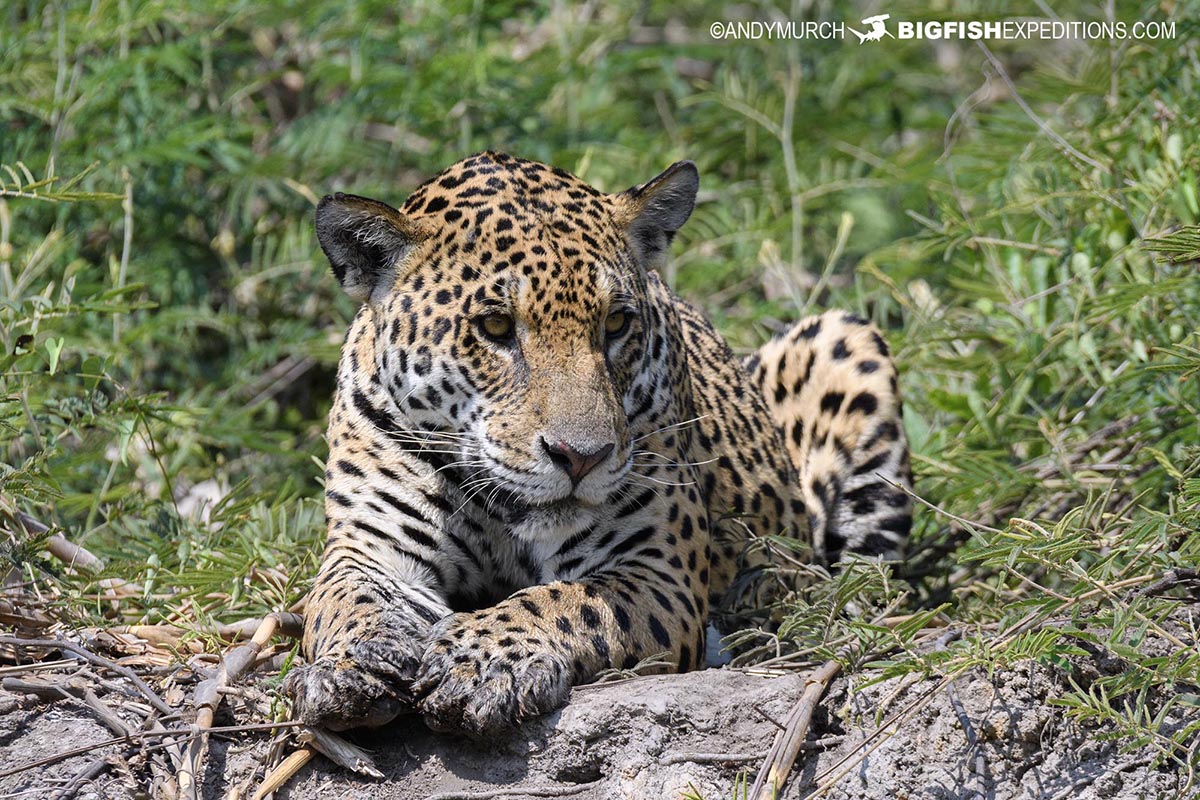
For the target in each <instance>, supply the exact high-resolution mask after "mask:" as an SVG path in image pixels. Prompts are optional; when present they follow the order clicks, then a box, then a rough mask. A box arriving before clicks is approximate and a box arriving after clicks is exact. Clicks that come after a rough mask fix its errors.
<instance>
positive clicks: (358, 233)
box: [317, 192, 426, 302]
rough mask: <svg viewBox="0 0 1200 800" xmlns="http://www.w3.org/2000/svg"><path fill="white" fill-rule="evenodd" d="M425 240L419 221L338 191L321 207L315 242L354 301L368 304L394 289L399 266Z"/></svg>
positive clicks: (318, 205)
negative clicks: (318, 243)
mask: <svg viewBox="0 0 1200 800" xmlns="http://www.w3.org/2000/svg"><path fill="white" fill-rule="evenodd" d="M425 237H426V233H425V232H424V231H423V230H422V229H421V227H420V225H418V224H417V223H416V222H415V221H413V220H411V219H409V218H408V217H406V216H404V215H403V214H401V213H400V212H399V211H397V210H396V209H394V208H392V207H391V206H389V205H388V204H387V203H381V202H379V201H378V200H371V199H369V198H366V197H358V196H356V195H352V194H342V193H341V192H338V193H337V194H332V195H326V196H325V197H323V198H322V199H321V202H320V203H318V204H317V241H318V242H320V243H321V249H322V250H324V251H325V255H326V257H327V258H328V259H329V264H330V266H332V267H333V274H334V275H335V276H336V277H337V279H338V283H340V284H341V285H342V289H344V290H345V292H346V294H348V295H350V296H351V297H353V298H354V299H355V300H359V301H363V302H366V301H370V300H372V299H374V298H378V297H380V296H382V294H383V293H385V292H386V291H387V290H388V289H390V288H391V286H392V284H393V283H394V282H395V280H396V274H397V269H398V268H399V266H400V265H401V263H402V262H403V261H404V260H405V258H406V256H408V255H409V254H410V253H411V252H412V249H413V247H414V245H416V244H418V243H419V242H421V241H422V240H423V239H425Z"/></svg>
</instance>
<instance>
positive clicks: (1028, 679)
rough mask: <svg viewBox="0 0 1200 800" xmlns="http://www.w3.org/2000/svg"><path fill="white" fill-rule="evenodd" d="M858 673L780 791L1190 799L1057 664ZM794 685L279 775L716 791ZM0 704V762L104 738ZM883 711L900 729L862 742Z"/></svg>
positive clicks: (57, 705) (545, 793) (400, 728)
mask: <svg viewBox="0 0 1200 800" xmlns="http://www.w3.org/2000/svg"><path fill="white" fill-rule="evenodd" d="M855 684H856V678H855V677H854V676H851V677H850V678H848V679H847V678H843V679H839V680H838V681H836V682H835V683H834V684H833V686H832V687H831V688H830V691H829V693H828V694H827V695H826V697H825V699H824V701H823V702H822V704H821V709H820V710H819V711H818V713H817V716H816V718H815V719H814V722H813V726H812V729H811V730H810V732H809V743H808V744H806V749H805V750H804V751H803V752H802V753H801V755H800V758H799V760H798V762H797V764H796V767H795V770H794V771H793V776H792V779H791V781H790V782H789V784H788V786H787V788H786V790H785V792H784V793H783V794H782V795H781V798H784V799H785V800H787V799H790V798H800V797H807V796H810V795H811V794H813V793H814V790H824V791H825V792H826V793H825V794H822V792H821V791H817V792H816V793H817V794H818V795H820V796H826V797H831V798H846V799H847V800H848V799H849V798H864V799H865V798H894V797H921V798H926V797H928V798H974V797H979V798H994V799H995V800H1004V799H1005V798H1043V797H1044V798H1062V799H1063V800H1065V799H1066V798H1085V799H1086V798H1117V799H1118V800H1124V799H1125V798H1128V800H1134V799H1135V798H1137V799H1138V800H1141V799H1142V798H1172V797H1184V796H1186V795H1185V784H1186V776H1184V775H1182V774H1180V773H1179V772H1176V771H1172V770H1171V769H1169V768H1165V767H1158V766H1156V765H1155V763H1154V759H1153V756H1154V751H1152V750H1151V749H1149V748H1147V749H1142V750H1133V751H1124V752H1123V751H1121V749H1120V748H1119V747H1118V745H1117V744H1115V743H1112V742H1105V741H1102V739H1103V737H1102V735H1101V734H1102V733H1103V732H1102V731H1097V730H1094V729H1088V728H1084V727H1081V726H1079V725H1076V724H1074V723H1071V722H1069V721H1068V720H1066V719H1064V717H1063V714H1062V712H1061V710H1060V709H1057V708H1056V707H1053V706H1050V705H1048V704H1047V700H1048V699H1049V698H1052V697H1054V696H1056V695H1057V694H1058V693H1059V692H1060V688H1061V677H1060V674H1059V673H1057V672H1055V671H1054V670H1051V669H1049V668H1046V667H1042V666H1039V665H1036V664H1026V665H1022V666H1020V667H1018V668H1016V669H1013V670H1010V671H1007V672H1004V673H998V674H996V675H993V676H992V677H990V678H989V677H988V676H986V675H984V674H982V673H968V674H967V675H965V676H963V677H961V678H959V679H958V680H956V681H953V682H949V683H943V682H939V681H935V680H914V679H895V680H891V681H886V682H883V683H880V684H876V685H874V686H871V687H868V688H865V689H862V690H856V689H855ZM803 686H804V675H803V674H797V673H793V674H784V675H779V676H774V677H767V676H762V675H756V674H750V673H747V672H742V671H737V670H731V669H714V670H707V671H704V672H697V673H691V674H687V675H668V676H658V677H646V678H637V679H633V680H628V681H623V682H618V683H612V684H602V685H597V686H589V687H581V688H579V689H576V690H575V691H574V693H573V694H572V697H571V702H570V703H569V705H567V706H566V707H565V708H564V709H562V710H561V711H559V712H557V713H555V714H552V715H550V716H547V717H545V718H543V719H539V720H536V721H533V722H531V723H530V724H528V725H526V726H525V727H523V728H522V729H521V730H520V731H518V732H517V733H516V734H514V735H512V736H510V737H506V738H505V739H503V740H494V741H489V742H482V743H481V742H472V741H469V740H466V739H463V738H460V737H455V736H446V735H441V734H435V733H432V732H430V731H429V730H428V729H426V728H425V726H424V725H423V724H422V723H421V721H420V720H418V719H405V720H402V721H400V722H398V723H397V724H394V725H392V726H389V727H388V728H386V729H383V730H382V731H376V732H365V733H360V734H358V735H357V736H356V737H355V742H356V743H357V744H359V745H360V746H362V747H364V748H367V749H369V750H370V751H371V752H372V753H373V754H374V756H375V758H376V764H377V766H378V767H379V769H380V770H381V771H382V772H383V773H384V776H385V777H384V779H383V780H370V779H364V778H360V777H357V776H353V775H350V774H348V773H346V772H345V771H343V770H341V769H339V768H337V767H334V766H332V765H331V764H329V763H328V762H326V761H323V760H317V761H314V762H312V763H311V764H310V765H309V766H307V767H305V768H304V769H303V770H302V771H301V772H300V773H299V775H297V776H296V777H295V778H294V779H293V780H292V781H291V782H290V783H289V785H288V787H287V789H286V794H285V796H286V797H288V798H292V800H307V799H308V798H329V797H337V798H364V799H365V798H380V800H387V799H390V800H429V798H442V800H449V799H450V798H461V799H462V800H476V799H482V798H493V797H504V798H543V797H571V798H584V799H585V800H614V798H622V799H625V798H628V799H629V800H660V798H661V800H679V798H681V797H701V798H704V800H728V798H731V797H733V796H734V794H733V793H734V786H735V782H736V781H737V780H738V776H739V773H742V772H746V771H748V772H749V773H750V776H751V778H752V777H753V775H754V773H755V772H756V771H757V769H758V767H759V766H760V764H761V763H762V757H763V754H764V753H765V752H766V750H767V748H768V747H769V746H770V743H771V741H772V739H773V738H774V736H775V734H776V732H777V730H778V727H777V721H780V720H783V719H785V718H786V717H787V714H788V711H789V709H790V708H791V706H792V704H793V703H794V702H795V701H796V700H797V698H798V697H799V696H800V692H801V691H802V689H803ZM112 702H113V700H112V699H111V696H110V699H109V703H110V704H111V703H112ZM0 710H3V711H6V713H4V714H3V716H0V773H2V772H4V771H6V770H9V769H12V768H13V767H15V766H18V765H21V764H23V763H27V762H31V761H34V760H36V759H41V758H46V757H48V756H53V755H55V754H56V753H61V752H63V751H65V750H68V749H69V748H71V747H75V746H79V745H82V744H86V743H88V742H96V741H102V740H105V739H108V738H109V736H110V734H109V732H108V731H107V730H105V729H104V728H103V727H102V726H100V725H99V724H98V723H97V722H95V721H94V719H93V717H92V715H91V713H90V711H89V709H88V708H87V707H86V706H84V705H82V704H80V703H79V702H77V701H73V700H66V699H64V700H62V701H58V702H54V703H51V704H45V703H42V704H36V703H34V702H32V701H31V700H29V699H19V698H17V697H16V696H14V695H12V694H11V693H10V694H3V693H0ZM893 718H894V719H896V721H897V723H898V724H897V725H891V724H888V725H886V727H884V728H883V730H882V732H881V733H879V734H878V735H876V736H872V734H873V733H875V732H876V731H877V730H878V729H879V727H880V723H888V722H889V720H891V719H893ZM134 719H135V718H134V716H133V715H131V716H130V719H129V720H128V721H129V722H131V723H132V722H133V721H134ZM1178 723H1179V724H1180V725H1182V724H1184V723H1183V720H1182V719H1180V720H1179V721H1178ZM268 746H269V745H268V742H266V741H265V739H264V738H262V737H261V735H259V736H258V738H255V735H254V734H243V735H241V737H240V738H238V739H236V740H230V739H222V738H218V737H214V740H213V743H212V747H211V750H210V758H209V761H208V766H207V770H206V773H205V776H204V789H205V791H204V794H205V796H210V797H223V796H228V793H229V791H230V790H231V789H233V788H240V789H241V796H243V797H247V796H250V795H251V794H252V793H253V791H254V789H255V788H256V787H257V786H258V784H259V782H260V781H261V779H262V776H263V773H264V769H263V767H262V764H261V762H262V760H263V757H264V755H265V753H266V752H267V749H268ZM124 749H125V747H124V746H122V745H114V746H111V747H109V748H107V749H103V750H98V751H94V752H90V753H86V754H81V755H78V756H75V757H71V758H66V759H60V760H57V761H55V762H54V763H53V764H48V765H45V766H41V767H38V768H35V769H30V770H27V771H24V772H21V773H18V774H15V775H10V776H8V777H4V778H0V796H3V797H9V796H14V795H16V796H36V794H37V793H38V792H45V791H52V790H54V789H56V788H60V787H61V786H62V785H63V782H64V781H69V780H70V779H71V778H72V777H73V776H77V775H78V774H79V773H80V771H81V770H83V769H85V768H86V767H87V766H88V765H89V764H91V763H93V762H94V761H95V759H97V758H98V757H103V756H110V757H117V758H119V757H120V753H121V751H122V750H124ZM864 752H865V753H866V756H865V757H863V753H864ZM138 774H139V770H138V764H137V762H136V759H134V760H133V761H131V762H129V763H126V762H122V761H118V762H117V768H116V769H113V770H109V771H108V772H107V773H106V775H105V777H103V778H101V779H100V781H99V783H97V784H95V785H90V784H89V785H81V786H80V789H81V790H80V792H79V794H78V795H77V796H78V797H105V798H110V797H111V798H117V797H135V796H138V789H139V787H138ZM689 793H690V794H689ZM142 796H144V795H142Z"/></svg>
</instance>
